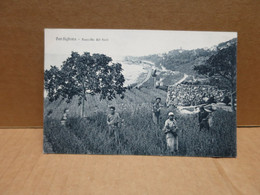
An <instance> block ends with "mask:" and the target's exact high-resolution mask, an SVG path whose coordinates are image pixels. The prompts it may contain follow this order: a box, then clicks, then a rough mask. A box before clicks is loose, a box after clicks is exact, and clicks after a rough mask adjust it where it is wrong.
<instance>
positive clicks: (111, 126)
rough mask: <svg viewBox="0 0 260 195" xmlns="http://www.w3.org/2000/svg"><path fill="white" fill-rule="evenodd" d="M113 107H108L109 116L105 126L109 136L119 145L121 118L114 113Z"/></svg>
mask: <svg viewBox="0 0 260 195" xmlns="http://www.w3.org/2000/svg"><path fill="white" fill-rule="evenodd" d="M115 110H116V108H115V107H114V106H110V107H109V112H110V113H109V114H108V115H107V124H108V130H109V135H110V136H113V137H114V138H115V140H116V142H117V143H119V141H120V140H119V133H120V132H119V127H120V126H121V118H120V116H119V114H118V113H117V112H116V111H115Z"/></svg>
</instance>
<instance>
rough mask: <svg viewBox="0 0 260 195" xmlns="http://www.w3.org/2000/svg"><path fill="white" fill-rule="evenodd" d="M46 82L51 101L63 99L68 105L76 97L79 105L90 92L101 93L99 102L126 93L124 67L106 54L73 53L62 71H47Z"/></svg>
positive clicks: (64, 63)
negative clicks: (113, 61)
mask: <svg viewBox="0 0 260 195" xmlns="http://www.w3.org/2000/svg"><path fill="white" fill-rule="evenodd" d="M44 81H45V83H44V87H45V89H46V90H47V92H48V98H49V100H50V101H51V102H52V101H54V100H57V99H59V97H62V99H66V101H67V103H69V102H70V101H71V100H72V98H73V97H75V96H77V97H78V104H79V105H80V104H81V103H82V102H83V103H84V101H85V100H87V99H86V94H87V93H90V94H92V95H94V94H100V99H106V98H107V99H109V100H111V99H113V98H115V97H116V95H117V94H118V95H120V96H121V97H122V98H123V93H124V92H125V88H124V87H123V83H124V81H125V79H124V76H123V74H122V65H121V64H119V63H112V59H111V58H110V57H108V56H106V55H103V54H93V55H90V53H88V52H85V53H84V54H82V55H79V54H78V53H77V52H72V53H71V56H70V57H69V58H68V59H67V60H66V61H64V62H63V65H62V66H61V69H59V68H57V67H56V66H51V68H50V70H46V71H45V73H44ZM82 108H83V109H84V105H83V106H82ZM83 111H84V110H83Z"/></svg>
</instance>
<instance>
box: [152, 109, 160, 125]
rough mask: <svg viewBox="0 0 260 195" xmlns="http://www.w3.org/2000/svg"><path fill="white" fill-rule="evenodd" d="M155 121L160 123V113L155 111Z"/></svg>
mask: <svg viewBox="0 0 260 195" xmlns="http://www.w3.org/2000/svg"><path fill="white" fill-rule="evenodd" d="M153 122H154V124H157V125H159V124H160V114H158V113H154V112H153Z"/></svg>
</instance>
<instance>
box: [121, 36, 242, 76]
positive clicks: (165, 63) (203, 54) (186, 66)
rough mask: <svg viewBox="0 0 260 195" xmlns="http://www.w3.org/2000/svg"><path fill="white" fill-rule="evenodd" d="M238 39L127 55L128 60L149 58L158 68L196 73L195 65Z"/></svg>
mask: <svg viewBox="0 0 260 195" xmlns="http://www.w3.org/2000/svg"><path fill="white" fill-rule="evenodd" d="M236 41H237V39H236V38H235V39H231V40H229V41H227V42H223V43H220V44H218V45H216V46H212V47H211V48H198V49H193V50H183V49H175V50H171V51H169V52H168V53H164V54H153V55H148V56H142V57H134V56H127V57H126V59H127V60H147V61H151V62H153V63H154V64H155V66H156V68H158V69H164V68H165V69H167V70H173V71H179V72H181V73H185V74H188V75H196V73H195V72H194V70H193V67H194V66H198V65H202V64H204V63H206V61H207V60H208V59H209V57H210V56H212V55H214V54H216V53H217V52H218V51H219V50H221V49H223V48H226V47H228V46H230V45H231V44H234V43H235V42H236Z"/></svg>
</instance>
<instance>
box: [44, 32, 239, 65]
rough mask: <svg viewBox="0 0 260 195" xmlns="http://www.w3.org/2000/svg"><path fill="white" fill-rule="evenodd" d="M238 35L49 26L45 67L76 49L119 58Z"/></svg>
mask: <svg viewBox="0 0 260 195" xmlns="http://www.w3.org/2000/svg"><path fill="white" fill-rule="evenodd" d="M236 37H237V33H236V32H214V31H212V32H210V31H168V30H167V31H166V30H105V29H102V30H100V29H45V63H44V65H45V69H49V68H50V65H56V66H58V67H59V66H60V65H61V64H62V62H63V61H64V60H66V58H68V57H69V56H70V54H71V52H72V51H76V52H78V53H80V54H82V53H83V52H90V53H91V54H93V53H103V54H105V55H107V56H110V57H112V59H113V60H119V59H121V58H122V57H124V56H144V55H150V54H160V53H167V52H168V51H171V50H173V49H180V48H182V49H185V50H191V49H197V48H205V47H208V48H210V47H212V46H214V45H217V44H219V43H221V42H225V41H228V40H230V39H233V38H236Z"/></svg>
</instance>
